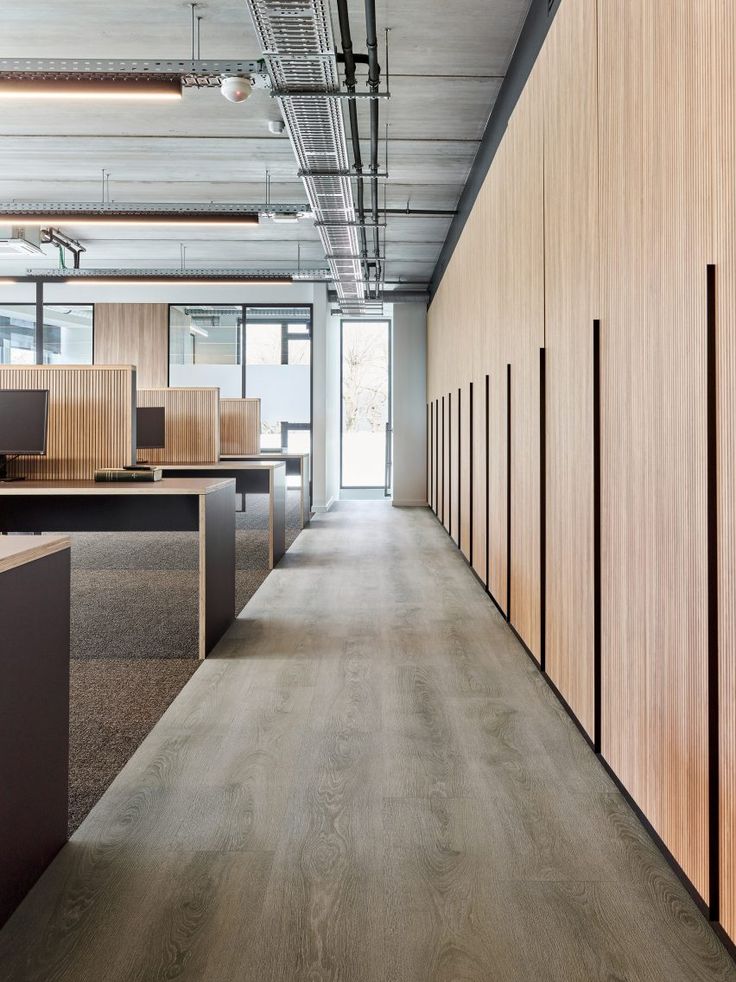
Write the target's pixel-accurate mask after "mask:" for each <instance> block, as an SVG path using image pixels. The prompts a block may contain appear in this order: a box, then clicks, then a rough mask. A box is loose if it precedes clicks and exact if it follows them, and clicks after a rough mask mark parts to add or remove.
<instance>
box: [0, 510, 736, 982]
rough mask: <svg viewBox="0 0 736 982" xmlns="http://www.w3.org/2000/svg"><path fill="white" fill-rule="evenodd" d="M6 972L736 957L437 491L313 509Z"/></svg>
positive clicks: (646, 970)
mask: <svg viewBox="0 0 736 982" xmlns="http://www.w3.org/2000/svg"><path fill="white" fill-rule="evenodd" d="M0 979H2V980H3V982H99V980H101V979H104V980H105V982H163V980H183V982H195V980H196V982H200V980H201V982H231V980H232V982H461V980H462V982H490V980H493V982H558V980H559V982H591V980H599V979H600V980H619V982H623V980H625V982H710V980H716V979H718V980H733V982H736V968H735V967H734V964H733V963H732V962H731V960H730V958H729V957H728V956H727V954H726V953H725V951H724V950H723V948H722V947H721V945H720V943H719V942H718V940H717V939H716V937H715V935H714V934H713V933H712V931H711V930H710V928H709V927H708V925H707V924H706V923H705V921H704V920H703V918H702V916H701V915H700V913H699V912H698V911H697V910H696V908H695V906H694V905H693V903H692V901H691V900H690V898H689V897H688V895H687V894H686V892H685V890H684V889H683V887H682V886H681V885H680V883H679V881H678V880H677V879H676V877H675V876H674V874H673V873H672V871H671V870H670V868H669V867H668V866H667V864H666V863H665V861H664V859H663V858H662V856H661V855H660V853H659V852H658V851H657V849H656V848H655V846H654V845H653V843H652V842H651V840H650V839H649V837H648V836H647V834H646V832H645V831H644V829H643V828H642V826H641V825H640V824H639V822H638V821H637V819H636V818H635V816H634V815H633V814H632V812H631V810H630V809H629V808H628V806H627V805H626V802H625V801H624V800H623V798H622V797H621V795H620V794H619V793H618V791H617V790H616V788H615V787H614V785H613V784H612V782H611V781H610V779H609V778H608V776H607V775H606V774H605V772H604V771H603V769H602V768H601V766H600V765H599V763H598V761H597V760H596V758H595V756H594V755H593V753H592V752H591V751H590V749H589V748H588V746H587V744H586V743H585V742H584V741H583V739H582V737H581V736H580V734H579V733H578V731H577V730H576V729H575V727H574V726H573V724H572V723H571V722H570V720H569V719H568V717H567V716H566V715H565V714H564V712H563V711H562V710H561V708H560V706H559V703H558V702H557V701H556V699H555V698H554V696H553V694H552V692H551V691H550V690H549V688H548V687H547V686H546V685H545V683H544V682H543V680H542V679H541V677H540V675H539V673H538V672H537V671H536V669H535V668H534V666H533V665H532V664H531V662H530V660H529V659H528V657H527V656H526V655H525V654H524V652H523V651H522V649H521V648H520V646H519V644H518V643H517V641H516V640H515V639H514V637H513V636H512V635H511V633H510V632H509V630H508V628H507V626H506V624H505V623H504V621H503V620H502V619H501V617H500V616H499V614H498V613H497V611H496V610H495V608H494V607H493V605H492V604H491V603H490V601H489V600H488V598H487V597H486V596H485V594H484V593H483V591H482V589H481V588H480V586H479V585H478V583H477V581H476V580H475V579H474V577H473V576H472V574H471V573H470V571H469V570H468V568H467V566H466V565H465V563H464V562H463V560H462V558H461V557H460V555H459V553H458V551H457V549H456V548H455V547H454V546H453V545H452V543H451V542H450V540H449V538H448V536H447V535H446V533H445V532H444V531H443V530H442V529H441V527H440V525H439V523H438V522H437V521H436V520H435V519H434V518H433V517H432V516H431V514H430V513H429V512H428V511H425V510H420V509H392V508H391V507H390V506H389V505H387V504H385V503H383V502H367V503H357V502H356V503H345V504H341V505H340V506H339V507H338V508H337V509H336V510H334V511H332V512H330V513H328V514H327V515H324V516H319V517H318V518H316V519H314V520H313V522H312V525H311V527H310V528H308V529H306V530H305V531H304V532H302V534H301V535H300V536H299V538H298V540H297V542H296V543H295V544H294V545H293V546H292V548H291V549H290V551H289V553H288V554H287V556H286V557H285V558H284V560H283V561H282V562H281V564H280V565H279V567H278V568H277V569H276V570H275V571H274V572H273V573H272V574H271V575H270V576H269V577H268V579H267V580H266V582H265V583H264V585H263V586H262V587H261V588H260V590H259V591H258V593H257V594H256V595H255V597H254V598H253V599H252V600H251V601H250V603H249V604H248V606H247V607H246V608H245V610H244V611H243V613H242V615H241V616H240V617H239V618H238V620H237V622H236V623H235V624H234V625H233V627H232V629H231V630H230V632H229V633H228V634H227V636H226V637H225V638H224V639H223V641H222V642H221V643H220V645H219V646H218V648H217V651H216V653H215V656H214V657H212V658H209V659H208V660H207V661H206V662H205V663H204V664H203V665H202V667H201V668H200V670H199V671H198V672H197V673H196V675H195V676H194V677H193V678H192V679H191V681H190V682H189V683H188V684H187V686H186V687H185V688H184V689H183V690H182V692H181V693H180V695H179V696H178V697H177V699H176V700H175V702H174V703H173V704H172V706H171V707H170V708H169V710H168V711H167V712H166V714H165V715H164V717H163V718H162V719H161V721H160V722H159V723H158V724H157V726H156V727H155V728H154V730H153V731H152V732H151V734H150V735H149V737H148V738H147V739H146V740H145V742H144V743H143V744H142V746H141V747H140V749H139V750H138V752H137V753H136V754H135V756H134V757H133V758H132V760H131V761H130V762H129V764H128V765H127V766H126V767H125V768H124V769H123V771H122V772H121V773H120V774H119V775H118V777H117V778H116V780H115V782H114V783H113V784H112V786H111V787H110V789H109V790H108V791H107V793H106V794H105V795H104V796H103V798H102V799H101V801H100V802H99V804H98V805H97V806H96V807H95V808H94V809H93V811H92V812H91V814H90V815H89V817H88V818H87V819H86V820H85V822H84V823H83V824H82V825H81V827H80V828H79V829H78V831H77V832H76V833H75V835H74V837H73V838H72V840H71V841H70V843H69V844H68V846H67V847H66V848H65V849H63V850H62V852H61V853H60V854H59V856H58V857H57V859H56V860H55V861H54V863H53V864H52V865H51V867H50V868H49V869H48V870H47V872H46V873H45V874H44V876H43V877H42V879H41V880H40V881H39V883H38V884H37V885H36V887H35V888H34V889H33V890H32V891H31V893H30V894H29V896H28V897H27V898H26V900H25V901H24V903H23V904H22V905H21V907H20V908H19V909H18V911H17V912H16V913H15V915H14V916H13V917H12V918H11V920H10V921H9V922H8V923H7V925H6V926H5V928H4V929H3V931H2V932H0Z"/></svg>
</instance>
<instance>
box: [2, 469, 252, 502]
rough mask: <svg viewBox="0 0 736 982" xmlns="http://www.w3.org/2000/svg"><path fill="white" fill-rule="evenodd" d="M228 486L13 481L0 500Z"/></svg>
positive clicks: (198, 481) (191, 481)
mask: <svg viewBox="0 0 736 982" xmlns="http://www.w3.org/2000/svg"><path fill="white" fill-rule="evenodd" d="M193 466H196V465H193ZM203 466H205V467H214V466H216V465H214V464H207V465H203ZM187 469H188V468H187ZM232 484H233V479H232V478H223V479H222V480H216V479H212V478H209V479H208V478H200V477H169V478H163V479H162V480H160V481H131V482H130V483H128V482H119V483H118V482H116V481H100V482H97V481H14V482H12V483H9V484H0V497H3V496H8V495H16V496H25V497H27V496H29V495H62V494H63V495H68V494H80V495H85V494H86V495H89V494H99V495H108V494H135V495H141V494H144V495H167V494H172V495H182V494H192V495H202V494H210V493H211V492H212V491H221V490H222V489H223V488H226V487H228V486H229V485H232Z"/></svg>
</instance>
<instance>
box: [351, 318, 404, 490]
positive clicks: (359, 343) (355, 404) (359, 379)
mask: <svg viewBox="0 0 736 982" xmlns="http://www.w3.org/2000/svg"><path fill="white" fill-rule="evenodd" d="M341 362H342V364H341V389H342V403H341V429H342V434H341V441H340V465H341V481H340V484H341V487H343V488H385V487H386V482H387V470H388V456H387V455H388V449H389V448H388V442H387V441H388V440H389V439H390V433H389V427H388V424H389V422H390V420H391V325H390V322H389V321H342V325H341Z"/></svg>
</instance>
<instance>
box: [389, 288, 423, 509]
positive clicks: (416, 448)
mask: <svg viewBox="0 0 736 982" xmlns="http://www.w3.org/2000/svg"><path fill="white" fill-rule="evenodd" d="M393 416H394V421H393V426H394V455H393V457H394V481H393V484H394V496H393V503H394V505H424V504H426V502H427V455H426V439H427V432H426V430H427V308H426V305H425V304H424V303H395V304H394V305H393Z"/></svg>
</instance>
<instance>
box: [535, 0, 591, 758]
mask: <svg viewBox="0 0 736 982" xmlns="http://www.w3.org/2000/svg"><path fill="white" fill-rule="evenodd" d="M543 59H544V61H543V63H542V64H543V69H544V75H545V80H546V84H545V86H544V93H545V123H544V186H545V199H544V200H545V209H544V220H545V234H544V239H545V370H546V375H545V377H546V397H547V400H546V413H547V427H546V429H547V445H546V460H547V467H546V471H547V473H546V532H547V534H546V555H547V562H546V565H547V568H548V569H549V571H550V575H549V576H548V578H547V591H546V592H547V597H546V638H545V656H546V662H545V664H546V670H547V673H548V675H549V677H550V678H551V679H552V681H553V682H554V683H555V685H556V686H557V688H558V689H559V691H560V692H561V693H562V695H563V696H564V698H565V700H566V702H567V703H568V705H569V706H570V707H571V708H572V710H573V712H574V713H575V715H576V716H577V718H578V719H579V720H580V723H581V724H582V725H583V727H584V728H585V730H586V732H587V733H588V735H589V736H590V737H591V739H592V738H593V736H594V726H595V720H594V604H593V599H594V598H593V320H594V319H595V318H596V317H597V316H598V303H599V299H598V298H599V286H598V235H599V230H598V105H597V71H598V53H597V22H596V8H595V4H592V3H579V2H575V3H564V4H563V5H562V7H561V8H560V10H559V13H558V15H557V17H556V18H555V20H554V22H553V24H552V28H551V30H550V34H549V36H548V38H547V41H546V44H545V47H544V50H543Z"/></svg>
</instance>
